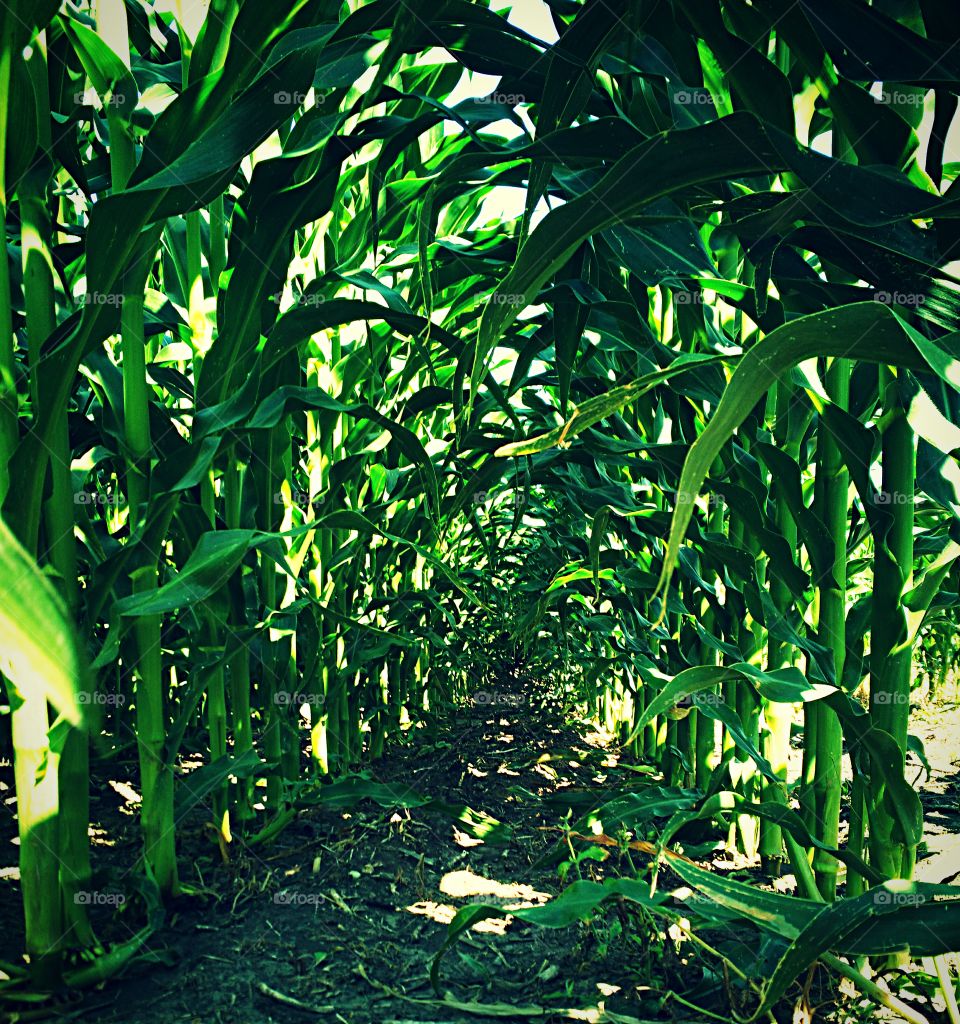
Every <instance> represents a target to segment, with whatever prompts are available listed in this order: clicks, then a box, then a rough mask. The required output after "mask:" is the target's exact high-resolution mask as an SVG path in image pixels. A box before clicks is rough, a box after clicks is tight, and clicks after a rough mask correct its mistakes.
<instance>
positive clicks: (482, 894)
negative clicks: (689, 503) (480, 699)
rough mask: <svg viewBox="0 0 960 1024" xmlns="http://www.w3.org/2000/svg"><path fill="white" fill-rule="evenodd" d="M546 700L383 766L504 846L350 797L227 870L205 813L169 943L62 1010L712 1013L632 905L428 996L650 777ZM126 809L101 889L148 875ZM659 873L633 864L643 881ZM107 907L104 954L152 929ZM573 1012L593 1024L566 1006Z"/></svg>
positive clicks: (189, 848)
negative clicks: (493, 914)
mask: <svg viewBox="0 0 960 1024" xmlns="http://www.w3.org/2000/svg"><path fill="white" fill-rule="evenodd" d="M534 700H535V698H532V697H531V696H530V695H529V694H523V695H520V694H509V693H502V694H500V695H499V698H498V699H497V701H496V702H495V703H488V702H484V703H480V704H475V705H474V706H472V707H466V708H461V709H459V710H457V711H456V712H455V713H454V714H453V715H451V717H449V718H448V719H446V720H445V721H443V722H439V723H437V728H436V730H435V733H434V735H436V736H439V737H442V739H441V740H440V741H438V742H436V743H433V744H430V743H428V742H424V740H423V739H422V735H423V734H422V733H421V734H418V735H419V736H420V737H421V738H419V739H417V738H415V737H412V738H411V742H410V743H409V745H406V746H404V747H400V748H398V749H395V750H394V751H393V752H392V753H391V755H390V756H389V757H387V758H384V759H383V760H382V761H380V762H378V763H377V765H376V766H375V767H374V768H373V769H372V770H371V771H370V773H369V775H370V781H371V782H376V783H379V784H393V785H394V786H396V787H397V788H398V789H399V788H401V787H409V788H410V789H412V790H413V791H414V792H415V793H416V794H418V795H419V796H421V797H423V798H433V799H434V800H437V801H443V802H444V803H445V804H446V805H467V806H469V807H470V808H473V809H474V810H475V811H478V812H484V813H486V814H488V815H492V816H493V817H495V818H496V819H498V820H499V821H500V822H502V823H503V824H504V825H505V826H507V827H508V828H509V830H510V835H509V838H507V839H506V841H494V840H498V839H499V840H502V839H503V837H502V836H497V835H493V836H490V835H488V838H487V841H481V840H478V839H477V838H476V834H475V833H476V830H475V829H472V828H471V827H470V824H469V823H468V822H465V821H461V820H457V819H456V813H457V812H456V811H454V812H453V813H452V814H451V812H450V809H449V806H448V807H447V808H446V809H445V810H444V809H438V808H437V807H409V808H403V807H400V808H397V807H396V806H395V805H392V806H385V807H384V806H378V804H377V803H376V802H374V801H372V800H369V799H365V800H362V801H360V802H357V801H356V800H355V799H345V800H344V801H343V805H342V806H339V807H335V806H331V805H330V804H329V802H326V803H323V804H320V805H318V806H314V807H310V808H307V809H305V810H303V811H302V812H301V813H300V814H299V815H298V817H297V818H296V820H295V821H293V822H292V823H291V824H290V825H288V826H287V828H286V829H285V830H284V831H283V832H282V833H281V834H280V836H279V837H278V839H277V840H275V841H274V842H273V843H272V844H270V845H261V846H257V847H255V848H249V847H244V846H243V844H242V842H240V841H239V840H238V841H236V842H235V843H234V844H233V845H232V847H231V851H230V862H229V863H226V864H225V863H223V862H222V859H221V858H220V855H219V852H218V850H217V848H216V846H214V845H213V844H212V843H211V842H210V840H209V838H207V837H206V836H205V835H204V834H203V831H202V828H201V827H199V826H200V825H201V824H202V822H201V821H200V820H199V819H198V820H197V825H198V827H197V828H196V829H194V830H193V831H192V832H188V833H187V836H186V838H185V840H184V842H183V843H182V845H181V851H180V853H181V864H182V877H183V881H184V882H185V883H186V885H188V886H190V887H191V888H192V889H193V892H192V893H191V894H190V895H187V896H184V897H183V898H182V899H181V900H179V901H178V902H177V903H176V904H175V906H173V907H172V908H171V909H170V911H169V912H168V914H167V917H166V922H165V925H164V926H163V927H162V928H161V929H160V930H158V931H157V932H156V933H155V934H154V935H153V936H152V937H151V939H150V941H149V943H148V952H149V954H150V956H151V957H152V962H151V960H150V959H148V960H146V961H141V962H138V963H135V964H134V965H132V966H131V967H129V968H128V969H127V970H126V972H125V973H124V974H123V975H122V976H121V977H119V978H115V979H113V980H112V981H111V982H109V983H108V984H107V985H106V986H104V987H103V988H102V989H100V990H88V991H87V992H86V993H85V994H84V995H83V997H82V998H81V999H80V1000H79V1001H77V1002H75V1003H70V1004H67V1005H62V1006H60V1007H59V1012H58V1018H59V1019H76V1020H81V1021H83V1022H84V1024H121V1022H122V1024H134V1022H136V1024H294V1022H304V1021H308V1020H318V1021H331V1022H333V1021H338V1022H341V1024H372V1022H377V1024H431V1022H454V1021H457V1022H459V1021H477V1020H482V1019H484V1018H486V1019H492V1018H495V1017H499V1018H500V1019H502V1020H527V1019H540V1020H558V1021H559V1020H562V1019H580V1020H597V1021H603V1020H607V1021H611V1022H614V1021H620V1022H635V1021H637V1020H638V1019H639V1020H642V1021H649V1020H670V1021H674V1022H676V1021H680V1020H684V1019H689V1018H690V1017H693V1018H694V1019H702V1018H699V1017H698V1016H697V1015H696V1014H691V1013H689V1012H688V1011H687V1010H685V1009H684V1007H682V1006H681V1005H679V1004H678V1003H676V1002H672V1001H668V1002H667V1003H665V1002H664V998H665V994H666V993H667V992H669V991H670V990H671V989H672V988H676V989H677V991H680V992H688V993H689V992H690V991H691V989H694V990H695V989H696V988H697V985H698V980H699V979H700V978H702V977H705V972H704V971H703V970H702V969H701V966H702V965H698V964H697V963H696V961H695V959H694V960H690V959H689V958H687V957H685V959H686V960H687V962H686V963H681V962H680V960H679V959H678V958H677V955H676V953H675V952H674V950H673V946H672V944H671V943H670V942H669V941H663V937H662V935H661V934H658V933H659V931H660V926H659V925H657V926H652V925H650V923H649V922H647V921H645V920H644V919H643V917H642V915H641V914H639V913H637V912H635V911H633V910H630V911H629V912H628V911H627V910H626V909H624V908H621V907H618V906H617V905H616V904H614V905H612V906H611V907H610V908H609V909H607V910H606V911H604V912H603V913H602V914H601V915H600V916H598V918H597V919H596V920H595V921H594V922H593V923H591V924H590V925H575V926H572V927H567V928H562V929H557V930H550V929H541V928H533V927H530V926H528V925H526V924H524V923H523V922H513V923H511V924H506V923H505V922H503V921H487V922H484V923H482V924H481V925H480V926H479V928H478V929H477V930H475V931H472V932H470V933H468V934H467V935H465V936H464V937H462V938H461V940H460V941H459V943H458V944H457V945H456V946H455V947H454V948H453V949H452V950H451V951H450V952H449V953H448V954H447V956H446V958H445V959H444V961H443V968H442V975H441V978H442V990H443V992H444V994H445V996H446V998H447V999H448V1000H449V999H455V1000H457V1001H458V1002H457V1003H456V1004H451V1003H449V1002H447V1003H446V1004H445V1003H444V1002H443V1001H442V999H439V998H438V997H437V995H436V993H434V991H433V989H432V988H431V986H430V984H429V980H428V967H429V963H430V960H431V957H432V955H433V953H434V952H435V951H436V950H437V949H438V947H439V946H440V944H441V943H442V942H443V939H444V937H445V934H446V924H447V923H448V922H449V921H450V919H451V918H452V917H453V915H454V914H455V913H456V911H457V910H458V909H459V908H460V907H462V906H464V905H466V904H468V903H469V902H471V901H477V902H495V903H501V904H503V905H514V906H516V905H526V906H530V905H535V904H538V903H542V902H545V901H546V900H548V899H549V898H551V897H553V896H555V895H556V894H557V893H558V892H559V891H560V889H561V887H562V882H561V878H560V874H559V872H558V863H559V862H561V861H563V860H564V859H569V853H568V852H564V849H563V846H562V844H559V843H558V832H557V831H556V828H555V826H556V825H557V823H558V821H559V820H560V817H561V816H562V814H563V810H562V808H563V806H564V805H567V803H568V802H569V803H570V804H577V806H580V803H581V802H589V801H591V800H592V799H593V798H596V799H597V801H598V802H599V800H600V799H603V798H604V797H605V796H606V795H607V794H608V793H609V791H610V790H611V789H612V788H614V787H616V788H619V789H623V788H624V787H627V786H636V787H643V786H645V785H649V779H648V778H647V777H646V776H644V775H642V774H638V773H637V771H636V770H635V769H633V768H632V767H631V766H628V765H625V764H620V763H618V761H617V758H616V756H615V755H613V754H612V753H611V752H610V751H609V750H607V749H605V748H604V747H603V746H602V744H601V743H600V742H599V740H598V738H596V737H589V736H584V735H581V733H580V732H578V731H577V729H576V728H575V727H574V726H571V725H569V724H565V723H564V722H563V720H562V718H561V716H560V713H559V710H558V709H556V708H550V707H546V708H544V707H534V708H531V704H532V703H533V702H534ZM912 731H914V732H915V733H917V734H918V735H919V736H920V737H921V739H923V741H924V744H925V747H926V753H927V756H928V758H929V759H930V762H931V767H932V770H933V776H932V779H931V780H930V782H929V783H927V784H926V785H925V786H924V789H925V793H924V801H925V804H926V806H927V811H928V818H929V821H928V844H929V847H930V849H929V853H930V857H929V859H928V860H926V861H922V862H921V864H920V865H919V867H918V875H919V876H920V877H921V878H924V879H926V880H931V881H934V880H935V881H940V880H944V879H946V878H948V877H950V876H951V875H952V874H954V873H956V872H958V871H960V836H958V835H957V833H958V831H960V820H958V795H960V776H958V774H957V770H958V762H960V743H958V742H957V740H958V739H960V716H958V714H957V712H956V709H955V708H953V709H951V708H946V709H943V708H928V709H926V710H921V712H920V714H919V715H918V716H917V720H916V721H915V722H914V723H913V725H912ZM111 777H112V778H114V779H116V777H117V776H116V773H113V775H112V776H111ZM325 791H326V792H327V793H329V790H326V788H325ZM129 795H130V793H129V792H128V790H127V788H126V787H125V784H124V783H122V782H113V783H112V784H111V786H110V787H107V786H102V787H99V788H98V790H97V799H96V802H95V814H94V820H97V819H98V818H99V820H100V824H101V825H102V826H103V829H102V832H101V835H100V840H101V842H102V844H103V845H101V846H100V847H99V848H98V850H97V853H96V856H95V863H96V864H98V865H100V866H101V867H103V865H104V863H106V865H107V869H106V871H105V872H104V873H103V874H102V875H101V876H100V877H101V880H106V881H105V887H109V886H112V887H113V888H115V889H116V890H117V891H120V890H123V888H124V884H126V885H127V886H129V885H130V882H131V879H132V878H133V877H134V875H133V874H132V873H130V871H129V865H130V864H131V863H132V862H133V860H134V858H135V852H136V849H137V848H138V845H139V829H138V826H137V821H136V817H135V815H133V814H132V813H131V809H130V807H129V806H127V805H125V804H124V797H125V796H129ZM134 795H135V794H134ZM471 833H474V834H471ZM704 838H709V837H707V836H705V837H704ZM581 848H582V849H583V850H592V851H594V852H596V850H597V848H596V847H590V846H588V845H587V844H583V846H582V847H581ZM8 849H11V848H10V847H8ZM12 849H15V848H12ZM644 862H645V858H641V859H640V860H639V861H637V862H635V865H634V866H635V867H640V868H641V869H642V868H643V866H644ZM111 863H112V864H113V865H114V868H113V869H112V871H111V869H110V867H109V865H110V864H111ZM717 866H718V867H720V866H721V865H720V864H719V862H717ZM621 867H622V870H623V873H624V874H628V873H631V872H632V869H631V868H630V866H628V865H626V864H624V865H622V866H621V865H618V864H617V863H616V861H615V860H611V861H608V862H607V863H606V864H600V863H599V862H598V861H595V860H591V859H587V860H583V861H582V862H581V864H580V867H579V871H580V873H581V874H582V876H583V877H598V878H600V877H603V875H604V873H609V872H610V871H614V872H616V871H617V870H618V869H621ZM724 867H726V866H724ZM574 877H576V874H575V873H572V874H570V875H569V878H570V879H572V878H574ZM755 880H756V879H755ZM785 881H786V879H784V880H782V881H781V884H782V883H783V882H785ZM13 888H14V887H13V886H8V889H9V890H11V891H8V892H6V893H4V894H3V899H2V903H0V911H2V913H3V918H2V923H3V927H4V936H3V944H4V946H5V947H7V950H6V951H5V952H4V953H3V954H2V955H4V956H5V957H7V959H11V960H12V959H13V958H14V957H15V953H14V952H13V951H14V950H15V949H16V948H17V947H18V944H19V942H20V926H19V923H18V914H19V907H18V905H17V904H16V901H15V899H16V894H15V892H12V890H13ZM0 892H2V890H0ZM93 909H94V915H93V916H94V918H95V920H97V922H98V934H99V935H100V936H101V938H102V939H103V940H105V941H110V942H114V941H122V940H123V939H125V938H128V937H129V936H130V935H131V934H132V932H133V931H134V930H135V929H136V928H138V927H140V926H141V925H142V922H143V917H144V908H143V905H142V903H140V902H139V901H138V898H137V897H136V895H135V894H130V895H128V897H127V902H126V903H125V904H124V905H123V906H120V907H119V908H116V907H110V906H103V907H95V908H93ZM716 996H717V993H716V991H715V986H714V991H713V992H712V993H710V992H709V991H707V990H705V991H704V992H703V997H704V998H703V1001H702V1002H701V1005H703V1006H705V1007H709V1008H710V1009H712V1010H713V1011H714V1012H720V1013H721V1014H722V1013H724V1012H725V1009H724V1006H723V1005H722V1002H721V1000H718V999H717V998H716ZM27 1009H29V1008H27ZM563 1009H566V1010H568V1011H571V1010H572V1011H576V1013H577V1014H578V1015H573V1016H572V1015H571V1014H570V1013H565V1014H564V1013H559V1012H558V1011H559V1010H563ZM604 1010H605V1011H606V1015H603V1011H604ZM23 1019H31V1018H29V1017H25V1018H23Z"/></svg>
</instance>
